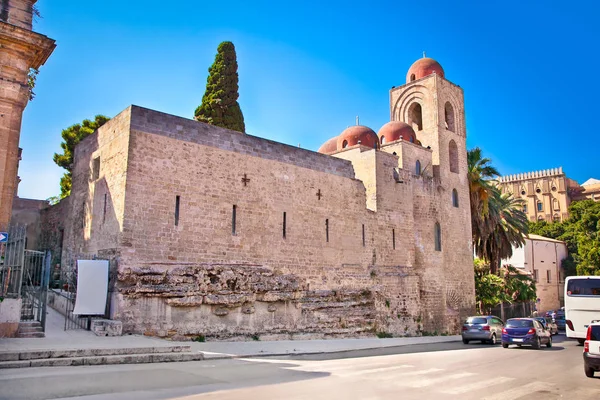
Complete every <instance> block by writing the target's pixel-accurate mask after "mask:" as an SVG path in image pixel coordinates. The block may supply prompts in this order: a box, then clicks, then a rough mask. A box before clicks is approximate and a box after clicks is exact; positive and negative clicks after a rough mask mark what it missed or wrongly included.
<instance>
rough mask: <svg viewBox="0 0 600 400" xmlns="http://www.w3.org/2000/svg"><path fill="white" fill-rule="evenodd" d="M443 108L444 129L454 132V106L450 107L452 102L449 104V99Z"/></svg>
mask: <svg viewBox="0 0 600 400" xmlns="http://www.w3.org/2000/svg"><path fill="white" fill-rule="evenodd" d="M444 108H445V110H444V111H445V112H444V114H445V117H446V118H445V122H446V129H447V130H449V131H451V132H456V130H455V126H454V107H452V104H450V102H449V101H447V102H446V106H445V107H444Z"/></svg>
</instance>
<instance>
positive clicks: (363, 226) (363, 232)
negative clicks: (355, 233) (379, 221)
mask: <svg viewBox="0 0 600 400" xmlns="http://www.w3.org/2000/svg"><path fill="white" fill-rule="evenodd" d="M362 242H363V247H365V224H362Z"/></svg>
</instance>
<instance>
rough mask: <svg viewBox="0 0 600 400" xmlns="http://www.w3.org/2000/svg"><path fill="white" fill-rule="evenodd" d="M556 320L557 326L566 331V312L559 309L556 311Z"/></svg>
mask: <svg viewBox="0 0 600 400" xmlns="http://www.w3.org/2000/svg"><path fill="white" fill-rule="evenodd" d="M554 320H555V321H556V327H557V328H558V330H559V331H564V330H565V329H566V328H567V322H566V320H565V312H564V311H562V312H561V311H558V312H557V313H556V317H555V318H554Z"/></svg>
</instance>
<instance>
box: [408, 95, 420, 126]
mask: <svg viewBox="0 0 600 400" xmlns="http://www.w3.org/2000/svg"><path fill="white" fill-rule="evenodd" d="M408 124H409V125H410V126H412V128H413V129H414V130H415V131H422V130H423V109H422V108H421V105H420V104H419V103H417V102H415V103H412V104H411V105H410V107H409V108H408Z"/></svg>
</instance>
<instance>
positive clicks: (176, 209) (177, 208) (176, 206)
mask: <svg viewBox="0 0 600 400" xmlns="http://www.w3.org/2000/svg"><path fill="white" fill-rule="evenodd" d="M180 200H181V198H180V197H179V196H175V226H177V225H179V202H180Z"/></svg>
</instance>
